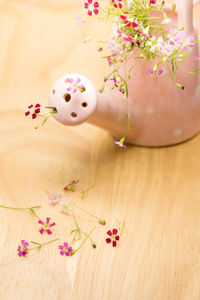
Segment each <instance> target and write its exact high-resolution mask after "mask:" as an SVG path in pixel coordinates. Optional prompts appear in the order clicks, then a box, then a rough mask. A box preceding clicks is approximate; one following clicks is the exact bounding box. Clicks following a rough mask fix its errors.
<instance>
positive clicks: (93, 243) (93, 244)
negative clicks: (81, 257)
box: [91, 241, 97, 249]
mask: <svg viewBox="0 0 200 300" xmlns="http://www.w3.org/2000/svg"><path fill="white" fill-rule="evenodd" d="M91 244H92V247H93V248H94V249H96V247H97V245H96V243H95V241H92V242H91Z"/></svg>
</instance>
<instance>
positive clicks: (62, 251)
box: [58, 242, 72, 256]
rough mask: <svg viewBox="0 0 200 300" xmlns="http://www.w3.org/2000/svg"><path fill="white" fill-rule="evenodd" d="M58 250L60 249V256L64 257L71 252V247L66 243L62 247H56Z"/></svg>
mask: <svg viewBox="0 0 200 300" xmlns="http://www.w3.org/2000/svg"><path fill="white" fill-rule="evenodd" d="M58 249H60V255H64V254H65V255H66V256H69V255H70V252H72V247H68V243H66V242H65V243H64V244H63V245H60V246H59V247H58Z"/></svg>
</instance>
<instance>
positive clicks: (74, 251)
mask: <svg viewBox="0 0 200 300" xmlns="http://www.w3.org/2000/svg"><path fill="white" fill-rule="evenodd" d="M95 228H96V226H95V227H94V228H93V229H92V230H91V231H90V233H89V234H88V235H87V236H86V238H85V239H84V240H83V242H82V243H81V244H80V246H79V247H78V248H77V249H75V250H73V251H72V252H71V255H74V254H75V253H76V252H77V251H78V250H79V249H80V248H81V247H82V246H83V245H84V244H85V242H86V241H87V239H88V238H89V236H90V234H92V232H93V231H94V230H95Z"/></svg>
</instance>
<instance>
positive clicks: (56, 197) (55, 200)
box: [48, 191, 62, 206]
mask: <svg viewBox="0 0 200 300" xmlns="http://www.w3.org/2000/svg"><path fill="white" fill-rule="evenodd" d="M48 198H49V200H51V205H52V206H55V205H56V204H61V198H62V194H58V193H57V192H56V191H53V192H52V193H51V195H50V196H49V197H48Z"/></svg>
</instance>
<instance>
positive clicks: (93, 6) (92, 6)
mask: <svg viewBox="0 0 200 300" xmlns="http://www.w3.org/2000/svg"><path fill="white" fill-rule="evenodd" d="M84 7H85V8H86V9H88V15H89V16H92V13H94V14H95V15H97V14H98V13H99V10H98V7H99V3H98V2H97V1H96V2H94V3H93V0H87V2H85V3H84Z"/></svg>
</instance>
